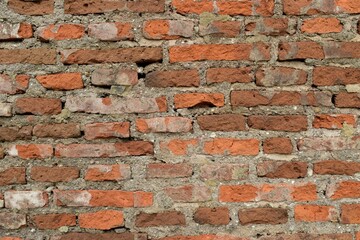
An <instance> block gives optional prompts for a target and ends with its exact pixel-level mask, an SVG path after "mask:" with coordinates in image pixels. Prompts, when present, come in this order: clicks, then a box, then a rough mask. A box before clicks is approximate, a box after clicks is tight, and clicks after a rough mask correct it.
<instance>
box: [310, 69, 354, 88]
mask: <svg viewBox="0 0 360 240" xmlns="http://www.w3.org/2000/svg"><path fill="white" fill-rule="evenodd" d="M359 78H360V68H342V67H332V66H318V67H315V68H314V72H313V84H315V85H316V86H333V85H347V84H357V83H359Z"/></svg>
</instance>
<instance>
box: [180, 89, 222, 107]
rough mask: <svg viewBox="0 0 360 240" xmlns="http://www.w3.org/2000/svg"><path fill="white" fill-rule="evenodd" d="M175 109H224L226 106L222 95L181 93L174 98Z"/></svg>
mask: <svg viewBox="0 0 360 240" xmlns="http://www.w3.org/2000/svg"><path fill="white" fill-rule="evenodd" d="M174 103H175V108H177V109H179V108H191V107H203V106H206V107H222V106H224V104H225V98H224V94H222V93H179V94H176V95H175V96H174Z"/></svg>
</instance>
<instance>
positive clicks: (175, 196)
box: [165, 185, 212, 203]
mask: <svg viewBox="0 0 360 240" xmlns="http://www.w3.org/2000/svg"><path fill="white" fill-rule="evenodd" d="M165 194H166V195H167V196H168V197H169V198H171V199H172V200H173V201H174V202H188V203H191V202H207V201H210V200H211V198H212V197H211V189H210V188H208V187H207V186H202V185H184V186H178V187H169V188H166V189H165Z"/></svg>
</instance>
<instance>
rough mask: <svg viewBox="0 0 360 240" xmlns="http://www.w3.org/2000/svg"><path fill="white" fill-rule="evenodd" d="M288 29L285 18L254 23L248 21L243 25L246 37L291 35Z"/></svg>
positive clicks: (287, 20) (287, 21)
mask: <svg viewBox="0 0 360 240" xmlns="http://www.w3.org/2000/svg"><path fill="white" fill-rule="evenodd" d="M293 31H294V30H293V29H292V28H291V29H289V19H287V18H263V19H258V20H256V21H253V20H251V21H248V22H247V23H246V25H245V33H246V35H255V36H256V35H259V34H261V35H266V36H269V35H270V36H282V35H288V34H292V33H293Z"/></svg>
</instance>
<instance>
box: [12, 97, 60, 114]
mask: <svg viewBox="0 0 360 240" xmlns="http://www.w3.org/2000/svg"><path fill="white" fill-rule="evenodd" d="M61 109H62V105H61V100H60V99H56V98H18V99H16V101H15V112H16V113H18V114H34V115H54V114H59V113H60V112H61Z"/></svg>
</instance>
